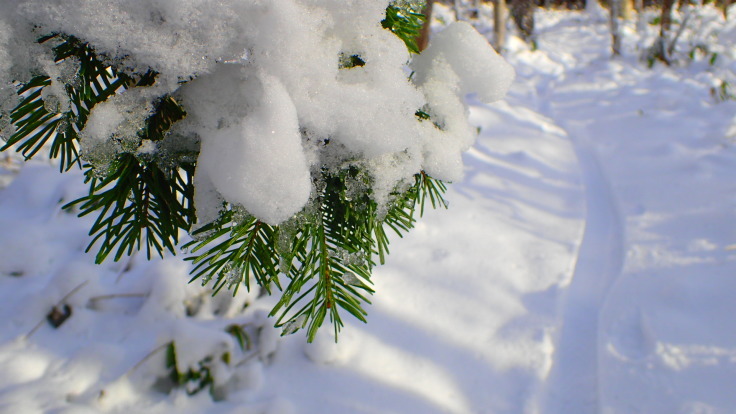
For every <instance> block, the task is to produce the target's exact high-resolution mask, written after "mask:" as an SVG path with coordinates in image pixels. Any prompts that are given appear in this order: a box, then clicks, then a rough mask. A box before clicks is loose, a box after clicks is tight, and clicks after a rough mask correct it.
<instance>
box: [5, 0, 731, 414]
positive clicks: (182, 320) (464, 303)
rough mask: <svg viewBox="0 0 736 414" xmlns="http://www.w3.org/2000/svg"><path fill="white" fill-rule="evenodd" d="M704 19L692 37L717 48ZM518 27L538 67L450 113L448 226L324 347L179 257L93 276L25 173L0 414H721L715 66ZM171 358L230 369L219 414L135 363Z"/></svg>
mask: <svg viewBox="0 0 736 414" xmlns="http://www.w3.org/2000/svg"><path fill="white" fill-rule="evenodd" d="M440 12H441V13H440V15H443V16H444V15H449V13H442V10H440ZM712 12H713V11H712V10H711V9H707V8H706V9H704V11H703V12H702V14H700V15H698V16H696V17H694V18H693V19H692V20H691V21H694V22H704V23H703V25H702V26H695V27H696V28H697V27H701V28H712V29H713V33H716V34H719V36H721V37H720V38H722V39H730V38H732V37H731V36H732V35H733V34H734V33H736V28H735V25H734V23H733V22H729V23H728V24H722V23H718V22H717V20H716V17H717V16H715V15H713V14H712ZM483 16H485V17H484V18H483V19H482V20H481V22H480V23H479V24H480V25H481V26H482V27H481V31H484V30H482V29H483V28H484V27H485V28H486V29H487V27H488V26H487V24H488V22H489V20H486V18H487V16H486V15H485V14H484V15H483ZM537 23H538V27H539V39H540V45H539V50H537V51H530V50H529V49H528V48H527V47H526V46H524V45H523V44H520V43H519V42H517V40H516V39H515V38H513V37H512V38H511V41H510V43H509V51H508V53H507V55H506V56H507V59H508V60H509V62H510V63H511V65H512V66H513V67H514V69H515V71H516V73H517V79H516V80H515V81H514V83H513V84H512V86H511V90H510V92H509V95H508V97H507V98H506V99H505V100H504V101H502V102H497V103H495V104H492V105H486V104H481V103H479V102H476V101H472V100H471V101H470V104H471V105H470V111H469V116H470V120H471V123H472V125H474V126H478V127H480V128H481V134H480V136H479V138H478V141H477V143H476V144H475V145H474V146H473V147H472V148H471V149H470V150H469V151H468V152H467V153H465V154H464V155H463V161H464V163H465V169H464V178H463V179H462V180H457V181H456V182H455V183H454V184H453V185H451V186H450V190H449V193H448V195H447V198H448V200H449V202H450V207H449V210H448V211H444V210H438V211H428V212H427V213H426V214H425V217H424V218H423V219H422V220H421V221H420V222H419V224H418V226H417V228H416V229H415V230H414V231H413V232H411V233H409V234H408V235H406V236H405V238H403V239H398V238H396V239H395V240H392V244H391V248H392V251H391V253H392V254H391V256H390V257H389V261H388V264H387V265H386V266H383V267H380V268H378V269H377V270H376V272H375V275H374V278H375V281H376V291H377V294H376V295H375V297H374V298H373V299H374V301H373V302H374V304H373V306H371V307H369V309H368V310H369V323H368V324H367V325H362V324H358V323H356V322H354V321H352V322H348V324H347V326H346V327H345V329H344V330H343V335H342V336H341V342H340V343H339V344H337V345H335V344H334V343H332V342H331V341H330V340H329V339H330V338H328V337H329V335H325V336H319V337H318V338H317V341H316V343H315V344H312V345H307V344H306V343H305V342H306V341H305V339H304V338H303V337H302V336H290V337H286V338H279V336H278V335H279V332H278V331H277V330H274V329H271V328H270V325H271V322H272V321H270V320H268V319H266V318H265V314H264V313H265V310H266V309H270V307H269V306H268V305H269V301H270V300H272V299H269V298H258V299H256V296H257V292H253V293H251V294H245V292H243V291H242V290H241V293H239V295H238V297H236V298H232V299H231V298H230V297H229V296H227V295H224V294H220V295H218V296H216V297H214V298H211V297H210V296H209V291H208V290H207V289H202V288H200V287H199V286H197V285H196V284H195V285H187V284H186V283H185V282H186V280H187V272H188V269H187V266H186V265H185V264H183V262H181V261H180V258H179V257H177V258H168V259H166V260H163V261H160V260H156V261H152V262H146V261H145V260H143V257H138V256H136V257H134V258H133V259H132V260H130V261H129V262H121V263H106V264H104V265H102V266H93V265H92V264H91V262H92V260H93V258H92V257H91V256H89V255H85V254H83V249H84V247H85V246H86V244H87V236H86V234H87V230H88V226H89V222H88V221H87V220H85V219H78V218H76V217H75V216H74V215H72V214H68V213H64V212H62V211H61V210H60V205H62V204H63V203H64V202H65V200H71V199H73V198H75V197H78V196H80V195H82V194H84V192H85V190H86V189H85V188H84V186H83V185H81V184H80V183H81V177H79V175H77V174H74V173H72V174H70V175H59V174H58V173H57V168H56V167H55V166H49V165H46V164H44V163H42V162H33V163H30V164H28V165H26V166H24V167H23V168H22V169H21V170H20V172H19V173H18V175H17V176H15V178H14V179H13V180H12V182H10V183H9V185H8V186H7V187H6V188H4V189H3V190H2V191H0V229H2V231H0V372H3V375H0V412H8V413H18V412H21V413H98V412H111V413H114V412H130V411H133V412H147V413H169V412H182V413H188V412H191V413H201V412H207V413H236V412H242V411H244V410H248V412H256V413H272V414H281V413H314V412H326V413H345V412H350V413H412V412H421V413H462V414H469V413H473V414H475V413H512V414H515V413H551V414H568V413H576V414H577V413H580V414H584V413H605V414H631V413H655V414H659V413H662V414H670V413H683V414H685V413H687V414H695V413H708V414H721V413H731V412H733V411H734V409H736V401H735V400H734V397H733V395H734V394H733V393H732V392H731V388H732V386H731V384H733V383H734V381H735V380H736V336H734V335H733V332H734V331H736V329H734V328H736V327H735V326H734V323H735V322H734V320H733V318H732V315H733V314H734V311H735V310H736V309H734V305H733V300H731V299H732V298H731V296H732V292H733V289H734V288H736V286H734V283H735V282H734V279H733V273H734V269H735V265H734V263H735V261H736V254H734V247H733V246H734V244H736V241H734V240H736V230H734V227H733V221H734V220H733V218H734V208H735V207H736V205H735V204H736V197H734V196H733V195H732V193H733V192H734V191H733V190H734V189H735V187H736V186H735V185H734V184H733V179H732V177H733V175H734V163H733V162H732V161H733V157H734V155H735V154H734V153H733V152H734V146H733V138H734V135H733V132H732V131H734V130H736V121H735V120H734V113H736V102H735V101H729V100H726V101H723V102H721V101H719V99H716V97H714V96H713V95H712V94H711V88H712V87H713V86H717V85H719V83H718V82H719V81H721V80H728V81H732V80H733V79H734V78H733V60H732V58H731V55H729V53H730V52H728V51H727V50H724V51H723V52H722V53H721V54H720V55H719V56H720V57H719V58H718V59H720V60H718V61H717V62H716V64H715V65H714V66H713V67H711V66H709V65H708V64H707V62H705V61H707V60H708V56H703V57H701V58H698V59H696V61H695V62H693V63H691V64H688V65H682V66H678V67H674V68H664V67H661V66H655V67H654V68H653V69H647V68H645V67H644V66H643V65H642V63H641V62H639V61H638V60H637V58H638V51H637V50H636V48H637V47H638V46H639V44H640V43H641V42H643V41H642V40H641V38H639V37H637V36H635V35H634V33H633V31H632V30H629V29H630V28H627V31H625V34H626V36H625V38H624V50H625V53H624V58H621V59H619V60H614V61H611V60H610V59H609V56H608V52H607V42H608V32H607V29H606V26H605V22H604V21H599V20H596V18H595V17H594V18H591V17H589V16H587V15H584V14H580V13H569V12H544V11H540V12H539V14H538V21H537ZM716 28H718V30H716ZM645 38H646V36H645ZM682 39H683V40H682V44H681V45H682V47H683V50H686V49H687V46H688V45H690V44H694V43H696V42H697V41H699V39H700V38H699V37H698V36H697V33H696V34H693V33H691V32H690V31H687V32H685V34H684V35H683V38H682ZM724 44H728V43H724ZM713 48H714V49H717V47H716V46H713ZM307 156H308V154H307ZM14 165H16V164H15V162H14V161H12V160H9V161H8V166H7V168H6V167H5V164H3V166H2V168H3V170H0V172H2V173H3V175H5V172H6V171H10V170H11V169H15V167H14ZM7 175H10V174H7ZM7 181H10V180H7ZM70 292H72V294H71V295H69V293H70ZM124 294H137V295H138V296H132V295H131V296H117V297H107V296H109V295H124ZM66 295H69V297H68V298H66V299H65V300H64V302H66V303H68V304H69V305H70V306H71V307H72V309H73V313H72V315H71V317H70V318H69V319H68V320H66V322H64V323H63V324H62V325H61V326H60V327H59V328H58V329H54V328H52V327H51V325H50V324H48V323H47V322H45V317H46V315H47V314H48V312H49V310H50V309H51V308H52V307H54V306H58V303H59V301H60V300H61V299H62V298H64V297H65V296H66ZM246 303H248V304H249V305H248V306H247V308H246V309H245V311H244V312H241V309H242V307H243V305H244V304H246ZM231 324H243V325H246V326H247V330H248V332H249V334H250V335H251V336H252V338H251V339H252V340H253V341H254V343H255V344H257V346H255V347H254V348H251V349H250V350H246V351H240V348H239V346H238V344H237V341H236V340H235V339H234V338H233V337H232V336H231V335H228V334H226V333H225V329H226V328H227V327H228V326H229V325H231ZM36 326H38V328H36ZM321 334H328V332H322V333H321ZM172 340H174V341H177V342H182V343H185V344H186V345H184V346H182V347H181V348H180V349H179V352H180V353H181V355H180V358H178V359H177V363H178V364H181V365H182V368H183V367H184V366H191V365H193V364H197V363H198V362H199V361H200V360H201V358H203V356H206V355H213V354H218V353H219V352H221V351H222V350H228V351H230V352H231V356H232V361H233V363H232V364H230V366H229V367H228V366H224V367H221V369H222V370H221V371H220V373H219V374H218V381H219V384H221V386H220V387H219V388H218V393H219V394H218V395H221V396H222V398H223V399H222V400H220V401H217V402H215V401H213V399H212V398H211V397H210V395H209V394H208V393H207V392H201V393H198V394H196V395H194V396H187V395H186V393H185V389H182V388H175V389H173V390H170V391H167V390H164V391H162V390H161V384H160V383H159V384H158V385H157V384H156V381H157V378H162V377H166V375H167V372H166V361H165V353H164V352H163V351H158V352H153V354H152V351H155V350H156V349H159V348H160V347H161V346H162V345H164V344H166V343H167V342H168V341H172ZM570 344H572V345H570ZM573 346H577V347H579V348H575V347H573Z"/></svg>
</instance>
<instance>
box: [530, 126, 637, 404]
mask: <svg viewBox="0 0 736 414" xmlns="http://www.w3.org/2000/svg"><path fill="white" fill-rule="evenodd" d="M572 142H573V143H574V145H575V149H576V153H577V156H578V159H579V161H580V169H581V172H582V176H583V180H584V185H585V201H586V206H587V213H586V218H585V233H584V235H583V241H582V244H581V246H580V250H579V252H578V259H577V263H576V265H575V273H574V275H573V279H572V282H571V284H570V285H569V286H568V288H567V290H566V292H565V294H564V295H563V297H562V300H563V306H562V309H561V312H562V315H561V328H560V332H559V336H558V338H557V343H556V346H555V349H556V356H555V361H554V363H553V366H552V371H551V373H550V375H549V377H548V380H547V381H548V386H547V390H546V393H545V395H544V397H543V398H544V400H543V407H545V412H546V413H550V414H566V413H577V414H586V413H597V412H598V407H599V395H598V379H599V375H598V349H599V336H598V332H599V317H600V312H601V308H602V306H603V303H604V301H605V298H606V296H607V294H608V292H609V291H610V288H611V286H612V285H613V283H614V282H615V280H616V279H617V278H618V276H619V273H620V270H621V264H622V249H623V234H622V228H621V222H620V217H619V213H618V209H617V208H616V200H615V198H614V195H613V192H612V191H611V188H610V186H609V184H608V179H607V177H606V176H605V173H604V171H603V170H602V169H601V167H600V164H599V162H598V159H597V155H596V154H595V150H594V148H592V146H591V145H590V143H589V142H588V141H587V138H586V137H582V136H578V137H574V136H573V138H572Z"/></svg>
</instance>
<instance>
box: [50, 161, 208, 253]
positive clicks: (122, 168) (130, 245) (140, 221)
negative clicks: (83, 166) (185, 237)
mask: <svg viewBox="0 0 736 414" xmlns="http://www.w3.org/2000/svg"><path fill="white" fill-rule="evenodd" d="M110 171H112V172H111V173H110V174H109V175H108V176H107V177H104V178H98V177H96V176H95V173H96V172H95V170H94V168H92V167H90V168H89V169H88V170H87V171H86V173H85V175H86V179H85V181H86V182H88V183H90V191H89V194H88V195H86V196H84V197H82V198H79V199H77V200H74V201H72V202H71V203H69V204H67V205H65V206H64V208H70V207H72V206H75V205H79V209H80V213H79V216H80V217H82V216H86V215H89V214H92V213H94V212H97V213H98V216H97V219H96V220H95V222H94V224H93V225H92V227H91V229H90V233H89V234H90V236H94V237H93V239H92V241H91V242H90V244H89V246H88V247H87V251H90V250H91V249H92V247H93V246H94V245H95V243H96V242H97V241H98V240H102V243H101V244H100V247H99V252H98V253H97V256H96V258H95V261H96V262H97V263H101V262H102V261H104V260H105V258H107V256H108V255H109V254H110V253H112V252H113V251H115V255H114V260H115V261H117V260H120V258H121V257H122V256H123V255H130V254H132V253H133V251H134V250H140V249H141V242H142V241H145V248H146V254H147V257H148V258H149V259H150V258H151V256H152V255H151V251H152V250H155V251H156V252H157V253H158V255H159V256H163V251H164V250H169V251H170V252H171V253H172V254H176V252H175V247H174V246H175V245H176V244H177V243H178V240H179V229H182V230H189V228H190V227H191V223H192V220H193V217H194V209H193V207H192V201H191V200H192V197H193V191H192V177H193V174H194V165H186V164H184V165H182V166H181V168H179V169H175V168H173V169H169V168H166V169H164V168H161V167H160V166H159V165H157V164H156V163H148V164H144V163H142V162H141V161H140V160H138V159H137V158H136V157H135V156H134V155H133V154H127V153H123V154H120V155H119V156H118V157H117V158H116V160H115V161H114V162H113V166H112V168H111V169H110ZM116 247H117V250H116Z"/></svg>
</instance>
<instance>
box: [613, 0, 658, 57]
mask: <svg viewBox="0 0 736 414" xmlns="http://www.w3.org/2000/svg"><path fill="white" fill-rule="evenodd" d="M623 1H626V0H611V10H610V19H611V51H612V52H613V55H614V56H619V55H620V54H621V20H620V17H619V16H620V15H621V8H622V7H621V3H622V2H623ZM665 1H666V0H665Z"/></svg>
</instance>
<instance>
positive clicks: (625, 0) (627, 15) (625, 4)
mask: <svg viewBox="0 0 736 414" xmlns="http://www.w3.org/2000/svg"><path fill="white" fill-rule="evenodd" d="M633 10H634V2H633V0H621V14H619V17H621V18H622V19H623V20H624V21H629V20H631V14H632V12H633Z"/></svg>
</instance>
